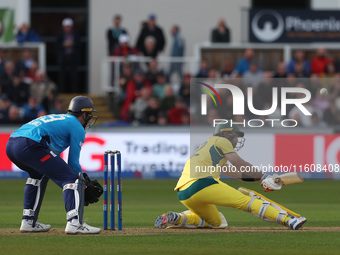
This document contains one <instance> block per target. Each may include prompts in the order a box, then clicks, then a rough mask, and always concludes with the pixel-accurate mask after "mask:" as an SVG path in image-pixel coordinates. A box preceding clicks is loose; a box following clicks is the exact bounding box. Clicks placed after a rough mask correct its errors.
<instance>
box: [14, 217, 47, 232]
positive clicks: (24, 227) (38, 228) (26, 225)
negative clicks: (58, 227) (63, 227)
mask: <svg viewBox="0 0 340 255" xmlns="http://www.w3.org/2000/svg"><path fill="white" fill-rule="evenodd" d="M32 224H33V220H26V219H23V220H22V221H21V226H20V231H21V232H47V231H49V230H50V229H51V225H48V224H43V223H40V222H36V223H35V226H34V227H33V226H32Z"/></svg>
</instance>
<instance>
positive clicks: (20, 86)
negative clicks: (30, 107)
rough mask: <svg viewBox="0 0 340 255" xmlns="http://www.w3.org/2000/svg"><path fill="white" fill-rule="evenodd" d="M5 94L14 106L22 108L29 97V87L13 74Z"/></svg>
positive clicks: (18, 76)
mask: <svg viewBox="0 0 340 255" xmlns="http://www.w3.org/2000/svg"><path fill="white" fill-rule="evenodd" d="M7 93H8V97H9V98H10V100H11V101H12V102H13V103H14V104H15V105H16V106H18V107H22V106H24V104H26V103H27V101H28V98H29V96H30V91H29V85H28V84H27V83H25V82H23V81H22V79H21V77H20V75H19V74H18V73H15V74H14V76H13V79H12V82H11V84H10V86H9V87H8V90H7Z"/></svg>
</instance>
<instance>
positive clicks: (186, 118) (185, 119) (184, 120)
mask: <svg viewBox="0 0 340 255" xmlns="http://www.w3.org/2000/svg"><path fill="white" fill-rule="evenodd" d="M181 125H184V126H189V125H190V114H189V112H182V114H181Z"/></svg>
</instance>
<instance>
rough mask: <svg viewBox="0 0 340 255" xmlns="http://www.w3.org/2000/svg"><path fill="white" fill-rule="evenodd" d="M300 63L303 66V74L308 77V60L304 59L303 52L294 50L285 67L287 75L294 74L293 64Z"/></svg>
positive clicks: (309, 70)
mask: <svg viewBox="0 0 340 255" xmlns="http://www.w3.org/2000/svg"><path fill="white" fill-rule="evenodd" d="M296 63H300V64H301V65H302V66H303V72H304V73H305V74H308V75H310V73H311V64H310V61H309V59H307V58H306V53H305V51H303V50H296V51H295V52H294V57H293V58H292V59H291V60H290V61H289V63H288V65H287V73H296V70H295V64H296Z"/></svg>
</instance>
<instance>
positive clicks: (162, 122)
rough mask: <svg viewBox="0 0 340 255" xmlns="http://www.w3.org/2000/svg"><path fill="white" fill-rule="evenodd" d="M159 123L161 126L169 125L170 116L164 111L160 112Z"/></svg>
mask: <svg viewBox="0 0 340 255" xmlns="http://www.w3.org/2000/svg"><path fill="white" fill-rule="evenodd" d="M157 124H158V125H159V126H166V125H168V118H167V116H166V114H165V113H164V112H162V111H161V112H160V113H159V114H158V118H157Z"/></svg>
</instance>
